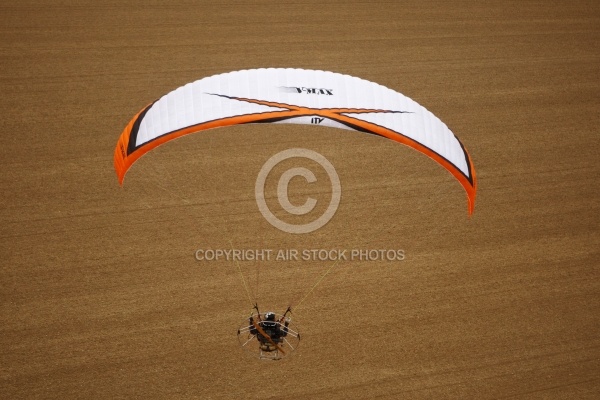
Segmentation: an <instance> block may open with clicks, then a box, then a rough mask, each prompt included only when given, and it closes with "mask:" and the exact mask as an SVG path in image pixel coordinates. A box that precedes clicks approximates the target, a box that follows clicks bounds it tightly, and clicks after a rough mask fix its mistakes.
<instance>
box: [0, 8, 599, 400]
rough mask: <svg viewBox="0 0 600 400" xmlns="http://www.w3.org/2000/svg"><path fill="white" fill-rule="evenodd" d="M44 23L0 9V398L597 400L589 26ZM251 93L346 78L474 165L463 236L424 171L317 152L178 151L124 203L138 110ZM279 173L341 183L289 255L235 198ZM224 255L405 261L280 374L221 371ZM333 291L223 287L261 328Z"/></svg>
mask: <svg viewBox="0 0 600 400" xmlns="http://www.w3.org/2000/svg"><path fill="white" fill-rule="evenodd" d="M38 3H42V2H36V1H33V0H25V1H20V2H9V1H2V5H0V40H1V56H0V67H1V69H0V85H1V89H2V96H1V97H0V115H1V121H2V132H1V133H2V145H1V146H0V166H1V168H2V171H1V173H0V188H1V191H0V221H1V224H0V256H1V263H0V285H1V286H0V300H1V303H0V307H1V308H0V398H2V399H38V398H39V399H71V398H72V399H87V398H107V399H112V398H161V399H164V398H197V399H246V398H284V399H373V398H386V399H399V398H407V399H442V398H444V399H445V398H451V399H498V398H521V399H538V398H539V399H588V398H589V399H597V398H600V334H599V333H600V184H599V183H600V163H599V161H600V158H599V156H598V154H599V153H600V146H599V134H600V129H599V127H598V126H599V123H600V118H599V117H600V3H599V2H598V1H595V0H590V1H582V0H580V1H572V2H569V1H560V2H559V1H553V0H550V1H486V2H483V1H469V0H463V1H453V2H446V1H431V2H423V1H408V2H406V1H373V2H372V1H354V0H351V1H341V0H337V1H316V0H300V1H297V2H291V1H280V2H274V1H273V2H270V1H256V2H251V1H247V2H242V1H237V2H234V1H230V2H208V1H205V2H204V3H206V4H200V3H202V2H199V1H191V0H173V1H158V0H155V1H145V2H142V1H138V2H134V1H115V0H109V1H106V2H103V5H98V3H99V2H95V1H90V0H87V1H79V2H78V1H74V0H55V1H48V2H45V3H46V4H44V5H40V4H38ZM83 3H88V4H87V5H82V4H83ZM216 3H228V4H226V5H216ZM250 3H255V5H252V6H250V5H248V4H250ZM259 67H296V68H309V69H322V70H330V71H336V72H341V73H345V74H349V75H353V76H358V77H361V78H364V79H367V80H371V81H374V82H378V83H380V84H382V85H385V86H387V87H390V88H393V89H395V90H397V91H399V92H401V93H403V94H405V95H407V96H409V97H411V98H413V99H414V100H416V101H417V102H419V103H420V104H422V105H424V106H425V107H427V108H428V109H429V110H431V111H432V112H433V113H434V114H436V115H437V116H438V117H440V118H441V119H442V120H443V121H444V122H445V123H446V124H447V125H448V126H449V127H450V128H451V129H452V130H453V131H454V132H455V133H456V135H457V136H458V137H459V138H460V139H461V140H462V142H463V143H464V145H465V147H466V148H467V149H468V150H469V152H470V154H471V156H472V158H473V160H474V163H475V167H476V170H477V173H478V178H479V190H478V198H477V204H476V206H475V213H474V214H473V216H472V217H471V218H469V217H468V214H467V203H466V196H465V194H464V191H463V190H462V188H461V187H460V185H459V184H458V182H456V180H454V179H453V178H452V176H451V175H450V174H448V173H447V172H446V171H445V170H444V169H443V168H441V167H440V166H439V165H437V164H436V163H434V162H432V161H431V160H430V159H428V158H427V157H425V156H423V155H422V154H419V153H417V152H415V151H413V150H411V149H409V148H407V147H405V146H401V145H398V144H397V143H394V142H392V141H389V140H383V139H381V138H377V137H373V136H369V135H364V134H361V133H358V132H351V131H343V130H335V129H331V128H329V129H328V128H319V127H312V126H297V125H246V126H238V127H231V128H225V129H216V130H211V131H206V132H203V133H199V134H195V135H189V136H187V137H185V138H182V139H179V140H176V141H173V142H171V143H168V144H166V145H164V146H162V147H159V148H157V149H156V150H153V151H152V152H150V153H149V154H148V155H146V156H145V157H143V158H142V159H141V160H140V161H138V163H136V164H135V165H134V166H133V167H132V168H131V170H130V172H129V173H128V175H127V178H126V180H125V185H124V186H123V187H122V188H121V187H119V184H118V182H117V178H116V175H115V173H114V170H113V166H112V155H113V150H114V147H115V145H116V141H117V139H118V136H119V134H120V133H121V131H122V130H123V128H124V126H125V125H126V124H127V122H128V121H129V120H130V119H131V117H132V116H133V115H134V114H135V113H137V112H138V111H139V110H140V109H141V108H142V107H143V106H144V105H146V104H148V103H150V102H151V101H153V100H154V99H156V98H158V97H160V96H162V95H163V94H165V93H167V92H169V91H170V90H173V89H175V88H177V87H178V86H181V85H183V84H185V83H187V82H191V81H194V80H196V79H200V78H202V77H206V76H210V75H213V74H218V73H222V72H228V71H233V70H239V69H245V68H259ZM292 147H303V148H308V149H311V150H315V151H317V152H319V153H321V154H323V155H324V156H326V157H327V158H328V159H329V160H330V161H331V162H332V163H333V165H334V166H335V167H336V170H337V172H338V174H339V176H340V179H341V182H342V190H343V192H342V201H341V204H340V207H339V210H338V212H337V214H336V215H335V217H334V218H333V219H332V220H331V222H329V223H328V224H327V225H326V226H325V227H323V228H321V229H320V230H318V231H316V232H313V233H312V234H308V235H291V234H287V233H284V232H281V231H279V230H277V229H275V228H274V227H272V226H271V225H270V224H269V223H268V222H267V221H266V220H265V219H264V218H263V217H262V215H261V214H260V213H259V211H258V209H257V206H256V202H255V198H254V183H255V179H256V176H257V173H258V171H259V170H260V168H261V166H262V165H263V163H264V162H265V161H266V160H267V159H268V158H269V157H271V156H272V155H273V154H275V153H277V152H279V151H281V150H285V149H288V148H292ZM319 182H320V183H318V184H317V186H315V187H310V186H306V185H302V183H300V184H298V185H297V187H296V189H297V192H296V195H295V196H296V197H295V201H298V202H302V201H303V200H302V199H304V198H305V197H306V195H307V193H312V194H313V196H317V197H318V195H319V194H320V195H322V196H323V195H325V194H326V192H327V186H326V182H325V183H323V180H322V179H320V180H319ZM319 184H321V186H318V185H319ZM315 193H316V194H315ZM292 199H294V197H292ZM231 246H234V247H235V248H239V249H256V248H269V249H292V248H294V249H315V248H321V249H402V250H404V251H405V256H406V258H405V260H404V261H401V262H380V261H363V262H361V261H345V262H340V263H339V264H338V265H336V266H335V267H334V268H333V269H332V270H331V272H330V273H329V275H327V276H326V278H325V279H323V281H322V282H321V283H320V284H319V285H318V286H317V287H316V288H315V290H314V291H313V292H312V293H311V294H310V295H309V296H308V297H306V300H305V301H304V302H303V303H302V305H301V307H298V309H297V311H296V312H295V313H294V322H297V324H298V325H299V326H300V327H301V331H302V335H303V336H302V342H301V345H300V347H299V349H298V350H297V351H296V352H294V354H292V355H291V356H290V357H288V358H286V359H284V360H282V361H280V362H268V361H260V360H257V359H254V358H252V357H249V356H248V355H246V354H245V353H244V352H243V351H242V350H241V349H240V347H239V345H238V341H237V337H236V330H237V328H238V326H239V324H240V323H241V321H242V320H243V318H244V317H245V316H247V315H248V313H249V312H250V302H249V300H248V297H247V295H246V293H245V291H244V288H243V286H242V283H241V280H240V277H239V274H238V271H237V270H236V266H235V265H234V264H233V263H232V262H227V261H219V262H200V261H197V260H196V259H195V257H194V253H195V251H196V250H197V249H200V248H203V249H206V248H213V249H214V248H229V247H231ZM331 265H332V263H331V262H318V261H314V262H313V261H311V262H301V261H298V262H293V261H290V262H282V261H279V262H275V261H270V262H241V263H240V264H239V266H240V269H241V270H242V272H243V274H244V276H245V277H246V279H247V280H248V284H249V287H250V289H251V291H252V293H251V294H252V296H255V297H256V299H257V301H258V302H259V304H260V305H261V306H262V308H263V310H266V309H267V308H272V309H274V310H276V311H278V312H281V311H283V310H285V308H286V307H287V305H288V304H290V302H292V304H297V302H298V301H299V299H300V298H301V297H303V296H304V295H305V294H306V293H307V292H308V291H309V289H310V288H311V287H312V285H313V284H314V283H315V282H316V280H317V279H318V278H319V277H320V276H321V275H322V274H323V273H324V271H326V270H327V268H329V267H330V266H331ZM294 302H295V303H294Z"/></svg>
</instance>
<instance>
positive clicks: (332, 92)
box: [114, 68, 477, 214]
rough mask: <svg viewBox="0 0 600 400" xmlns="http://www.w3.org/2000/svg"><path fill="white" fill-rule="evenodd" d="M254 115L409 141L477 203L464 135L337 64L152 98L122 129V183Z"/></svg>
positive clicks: (221, 78)
mask: <svg viewBox="0 0 600 400" xmlns="http://www.w3.org/2000/svg"><path fill="white" fill-rule="evenodd" d="M246 123H297V124H313V125H322V126H328V127H332V128H341V129H351V130H355V131H360V132H365V133H369V134H375V135H379V136H382V137H386V138H388V139H391V140H394V141H396V142H399V143H402V144H405V145H407V146H409V147H411V148H413V149H415V150H417V151H419V152H421V153H423V154H425V155H427V156H429V157H430V158H432V159H433V160H435V161H436V162H437V163H439V164H440V165H442V166H443V167H444V168H445V169H446V170H448V171H449V172H450V173H451V174H452V175H453V176H454V177H455V178H456V179H457V180H458V181H459V182H460V183H461V185H462V186H463V188H464V189H465V191H466V193H467V199H468V210H469V214H471V213H472V212H473V208H474V206H475V196H476V191H477V181H476V178H475V169H474V167H473V163H472V161H471V158H470V156H469V154H468V153H467V151H466V150H465V148H464V146H463V145H462V143H461V142H460V141H459V140H458V138H457V137H456V136H455V135H454V134H453V133H452V132H451V131H450V129H448V127H447V126H446V125H445V124H444V123H443V122H442V121H441V120H440V119H439V118H437V117H436V116H435V115H433V114H432V113H431V112H429V111H428V110H427V109H425V108H424V107H423V106H421V105H419V104H417V103H416V102H415V101H413V100H411V99H410V98H408V97H406V96H404V95H402V94H400V93H398V92H396V91H394V90H392V89H388V88H386V87H384V86H381V85H379V84H376V83H373V82H369V81H366V80H363V79H360V78H356V77H352V76H349V75H342V74H338V73H334V72H326V71H316V70H303V69H283V68H268V69H253V70H242V71H235V72H230V73H225V74H221V75H215V76H212V77H208V78H204V79H201V80H198V81H195V82H192V83H189V84H187V85H185V86H182V87H180V88H178V89H176V90H174V91H172V92H170V93H168V94H166V95H164V96H163V97H161V98H160V99H158V100H156V101H155V102H153V103H152V104H150V105H148V106H146V107H145V108H144V109H142V110H141V111H140V112H139V113H138V114H136V115H135V116H134V117H133V119H132V120H131V121H130V122H129V124H128V125H127V126H126V127H125V130H124V131H123V133H122V134H121V137H120V138H119V141H118V143H117V147H116V149H115V154H114V165H115V170H116V172H117V176H118V178H119V182H120V183H121V184H122V183H123V179H124V177H125V174H126V172H127V170H128V169H129V168H130V167H131V165H132V164H133V163H134V162H135V161H136V160H137V159H138V158H139V157H141V156H142V155H143V154H145V153H147V152H148V151H150V150H151V149H153V148H155V147H156V146H159V145H160V144H163V143H165V142H167V141H169V140H172V139H175V138H178V137H181V136H183V135H187V134H189V133H194V132H199V131H202V130H205V129H211V128H218V127H225V126H231V125H237V124H246Z"/></svg>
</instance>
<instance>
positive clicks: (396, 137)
mask: <svg viewBox="0 0 600 400" xmlns="http://www.w3.org/2000/svg"><path fill="white" fill-rule="evenodd" d="M216 96H221V97H228V98H231V99H233V100H238V101H245V102H250V103H255V104H261V105H266V106H271V107H277V108H285V109H286V110H284V111H273V112H266V113H260V114H247V115H239V116H233V117H228V118H224V119H219V120H214V121H208V122H204V123H201V124H198V125H193V126H189V127H186V128H182V129H179V130H176V131H173V132H170V133H167V134H165V135H163V136H160V137H158V138H156V139H154V140H152V141H150V142H147V143H145V144H143V145H141V146H140V147H138V148H135V150H133V151H132V152H131V153H130V154H128V149H129V148H130V147H131V146H129V140H130V137H131V133H132V130H133V129H134V125H135V123H136V121H137V120H138V118H140V115H141V114H142V113H143V112H145V111H146V110H147V109H148V108H149V107H151V106H152V105H149V106H147V107H146V108H144V109H143V110H141V111H140V112H139V113H137V114H136V115H135V116H134V117H133V119H132V120H131V121H130V122H129V124H127V126H126V127H125V129H124V130H123V133H121V136H120V137H119V140H118V142H117V147H116V148H115V153H114V166H115V170H116V172H117V177H118V179H119V183H120V184H121V185H122V184H123V180H124V178H125V174H126V173H127V170H128V169H129V168H130V167H131V166H132V165H133V163H134V162H136V161H137V160H138V159H139V158H140V157H141V156H142V155H144V154H146V153H147V152H149V151H150V150H152V149H154V148H155V147H157V146H160V145H161V144H163V143H166V142H168V141H170V140H173V139H176V138H179V137H181V136H184V135H188V134H190V133H195V132H199V131H203V130H206V129H212V128H219V127H225V126H231V125H238V124H247V123H256V122H263V121H269V120H273V119H286V118H294V117H300V116H321V117H325V118H328V119H331V120H334V121H338V122H340V123H343V124H346V125H351V126H355V127H359V128H361V129H363V130H365V131H367V132H372V133H374V134H377V135H379V136H383V137H386V138H388V139H391V140H393V141H396V142H398V143H402V144H404V145H406V146H409V147H411V148H413V149H415V150H417V151H419V152H421V153H423V154H425V155H426V156H428V157H430V158H432V159H433V160H435V161H436V162H437V163H438V164H440V165H442V166H443V167H444V168H445V169H446V170H448V171H449V172H450V173H451V174H452V175H453V176H454V177H455V178H456V179H457V180H458V181H459V182H460V184H461V185H462V187H463V188H464V189H465V191H466V194H467V203H468V211H469V215H471V214H472V213H473V210H474V208H475V198H476V193H477V178H476V175H475V168H474V166H473V163H472V161H471V157H470V156H469V154H468V153H467V151H466V150H465V149H464V147H463V150H464V152H465V157H466V160H467V163H468V166H469V171H470V173H471V179H469V178H468V177H467V176H466V175H465V174H464V173H463V172H462V171H460V170H459V169H458V168H457V167H455V166H454V165H453V164H452V163H450V162H449V161H448V160H446V159H445V158H444V157H442V156H440V155H439V154H438V153H436V152H434V151H433V150H431V149H430V148H428V147H426V146H424V145H422V144H421V143H419V142H417V141H415V140H413V139H410V138H409V137H407V136H404V135H402V134H400V133H398V132H395V131H393V130H391V129H388V128H384V127H382V126H379V125H376V124H373V123H370V122H367V121H363V120H360V119H357V118H353V117H349V116H347V115H344V113H353V114H356V113H374V112H381V113H387V112H390V113H393V112H397V111H388V110H365V109H312V108H307V107H300V106H295V105H289V104H281V103H275V102H268V101H261V100H255V99H245V98H237V97H229V96H222V95H216Z"/></svg>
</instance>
